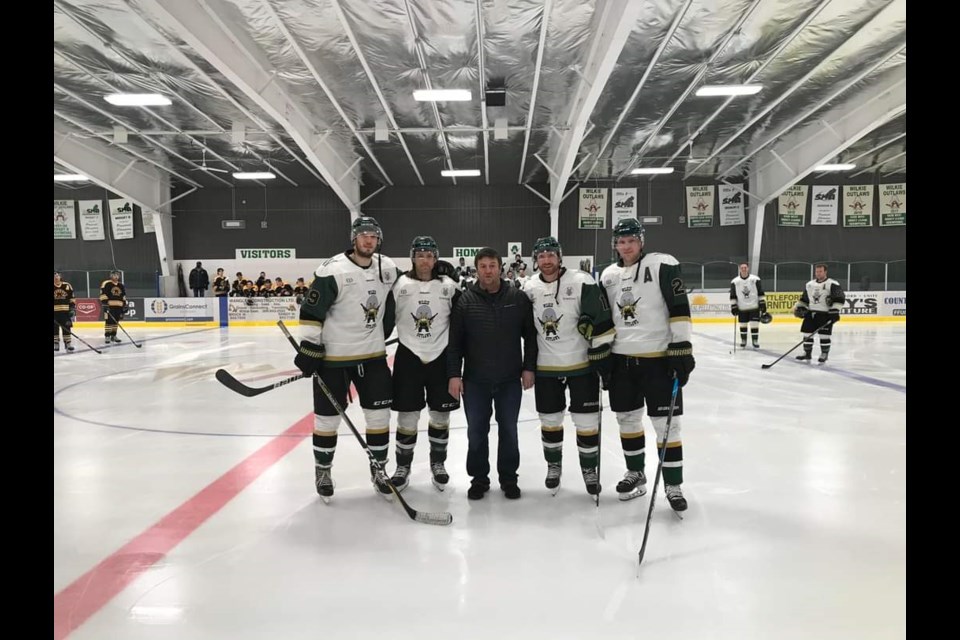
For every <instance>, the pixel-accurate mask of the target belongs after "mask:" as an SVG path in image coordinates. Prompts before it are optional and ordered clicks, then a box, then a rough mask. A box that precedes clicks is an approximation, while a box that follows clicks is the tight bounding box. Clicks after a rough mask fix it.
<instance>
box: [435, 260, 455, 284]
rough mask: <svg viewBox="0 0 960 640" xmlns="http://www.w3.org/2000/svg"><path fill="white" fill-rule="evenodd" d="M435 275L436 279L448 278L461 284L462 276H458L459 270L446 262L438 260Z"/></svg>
mask: <svg viewBox="0 0 960 640" xmlns="http://www.w3.org/2000/svg"><path fill="white" fill-rule="evenodd" d="M433 273H434V277H439V276H447V277H448V278H450V279H451V280H453V281H454V282H460V276H459V275H458V274H457V270H456V269H454V268H453V265H452V264H450V263H449V262H447V261H446V260H437V264H436V266H434V267H433Z"/></svg>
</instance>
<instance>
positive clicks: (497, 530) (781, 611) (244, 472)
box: [54, 318, 906, 640]
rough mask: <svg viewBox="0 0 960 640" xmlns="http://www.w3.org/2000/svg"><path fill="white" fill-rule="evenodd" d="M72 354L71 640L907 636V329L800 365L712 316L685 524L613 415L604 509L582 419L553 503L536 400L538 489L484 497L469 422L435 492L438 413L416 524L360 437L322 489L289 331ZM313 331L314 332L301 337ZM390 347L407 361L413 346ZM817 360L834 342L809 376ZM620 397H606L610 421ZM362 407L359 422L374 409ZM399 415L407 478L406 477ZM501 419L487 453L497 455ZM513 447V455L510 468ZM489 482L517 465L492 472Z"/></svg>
mask: <svg viewBox="0 0 960 640" xmlns="http://www.w3.org/2000/svg"><path fill="white" fill-rule="evenodd" d="M128 330H129V331H130V334H131V335H132V336H133V337H134V338H135V339H136V340H137V341H138V342H140V341H142V348H139V349H138V348H135V347H134V346H133V345H131V344H130V341H129V340H128V339H127V337H126V336H125V335H124V334H123V333H122V332H121V333H120V337H121V338H122V339H123V341H124V342H123V343H122V344H120V345H114V346H110V347H106V348H104V345H103V336H102V331H101V330H98V329H93V328H86V329H84V328H81V329H77V334H78V335H80V336H81V337H83V338H84V339H85V340H87V341H88V342H90V343H91V344H93V345H94V346H96V347H97V348H103V354H102V355H97V354H96V353H93V352H91V351H88V350H87V348H86V347H84V346H83V345H80V344H77V351H76V352H74V353H71V354H66V353H65V352H62V351H61V352H59V353H55V354H54V594H55V597H54V607H55V627H56V637H58V638H62V637H68V636H69V637H70V638H76V639H78V640H79V639H100V638H124V639H125V640H137V639H152V638H177V639H178V640H200V639H210V638H230V639H232V640H236V639H242V638H251V639H252V638H271V639H280V638H282V639H284V640H290V639H299V638H304V639H306V638H338V639H339V638H383V639H405V638H439V639H444V640H446V639H449V640H459V639H463V638H478V639H480V638H483V639H488V638H524V639H535V638H544V639H546V638H551V639H556V638H600V637H602V638H639V637H649V638H663V639H667V638H673V639H687V638H696V639H699V638H711V639H719V638H730V639H753V638H755V639H766V638H778V639H785V638H808V637H814V636H815V637H818V638H844V639H850V638H870V639H871V640H873V639H880V638H902V637H904V636H905V635H906V324H905V323H902V322H897V323H879V322H878V323H858V322H841V323H840V324H838V325H837V328H836V329H835V331H834V335H833V349H832V352H831V357H830V361H829V363H828V364H825V365H818V364H817V363H816V359H814V361H813V363H812V364H807V363H799V362H796V361H794V358H793V356H794V355H796V354H798V353H800V350H799V349H798V350H797V351H795V352H794V353H792V354H790V355H789V356H787V357H786V358H784V359H783V360H781V361H780V362H779V363H778V364H777V365H776V366H774V367H772V368H770V369H768V370H761V366H760V365H761V364H763V363H769V362H772V361H773V360H775V359H776V358H777V357H778V356H779V355H781V354H782V353H783V352H784V351H786V350H787V349H789V348H790V347H791V346H793V345H794V344H796V343H797V342H798V341H799V340H800V332H799V323H796V322H791V321H788V320H781V319H780V318H777V320H775V321H774V323H773V324H770V325H765V326H762V327H761V334H760V343H761V349H759V350H755V349H753V348H751V347H748V348H747V350H745V351H741V350H740V349H739V348H738V349H737V351H736V353H732V350H733V340H734V327H733V321H732V319H731V321H730V322H724V323H718V324H709V323H708V324H701V323H697V324H695V325H694V337H693V345H694V356H695V357H696V361H697V367H696V370H695V371H694V372H693V374H692V376H691V379H690V383H689V384H688V385H687V386H686V387H685V389H684V393H685V399H684V400H685V415H684V416H683V420H682V429H683V442H684V454H685V466H684V480H685V482H684V485H683V489H684V494H685V496H686V498H687V500H688V501H689V503H690V508H689V510H688V511H686V512H685V514H684V518H683V520H682V521H681V520H680V519H679V518H678V517H677V516H676V515H674V514H673V513H672V511H671V510H670V508H669V506H668V505H667V502H666V500H665V498H664V494H663V488H662V486H661V487H660V488H659V490H658V491H657V495H656V504H655V509H654V512H653V519H652V524H651V530H650V537H649V542H648V545H647V549H646V557H645V559H644V561H643V564H642V566H640V567H639V570H638V562H637V554H638V551H639V549H640V544H641V540H642V538H643V531H644V524H645V521H646V516H647V508H648V505H649V499H650V495H651V493H652V489H653V486H652V485H653V478H654V475H655V473H656V462H657V460H656V455H655V453H653V451H654V447H653V442H652V441H653V433H654V432H653V428H652V427H651V425H650V423H649V419H648V418H646V417H645V418H644V426H645V427H646V433H647V460H646V474H647V477H648V485H647V487H648V493H647V495H646V496H643V497H640V498H637V499H635V500H632V501H629V502H620V501H619V500H618V499H617V497H616V492H615V491H614V486H615V485H616V483H617V481H618V480H619V479H620V478H621V477H622V475H623V472H624V470H625V464H624V459H623V455H622V453H621V451H620V442H619V438H618V432H617V423H616V418H615V416H614V414H613V413H611V412H610V411H609V410H604V412H603V415H602V426H603V432H602V461H601V466H602V469H601V481H602V485H603V493H602V495H601V500H600V506H599V509H598V508H597V507H596V506H595V505H594V501H593V498H592V497H590V496H588V495H587V494H586V492H585V490H584V487H583V481H582V479H581V477H580V472H579V463H578V462H577V457H576V445H575V442H574V435H575V433H574V429H573V427H572V423H571V422H570V419H569V416H568V417H567V420H566V426H567V429H566V433H565V438H564V463H565V467H564V475H563V480H562V485H561V490H560V492H559V493H558V494H557V495H556V496H555V497H551V496H550V494H549V493H548V491H547V490H546V489H545V488H544V486H543V480H544V476H545V474H546V464H545V463H544V460H543V454H542V449H541V445H540V431H539V422H538V420H537V414H536V411H535V407H534V393H533V390H530V391H527V392H525V393H524V397H523V405H522V408H521V412H520V448H521V465H520V488H521V489H522V491H523V497H522V498H521V499H520V500H517V501H510V500H507V499H505V498H504V497H503V494H502V493H501V492H500V490H499V488H498V485H497V483H496V477H495V473H494V475H493V476H492V480H493V486H492V488H491V491H490V492H489V493H488V494H487V495H486V497H485V498H484V499H483V500H479V501H468V500H467V497H466V490H467V487H468V486H469V478H468V477H467V476H466V472H465V459H466V450H467V442H466V423H465V418H464V414H463V412H462V410H460V411H457V412H456V413H455V414H454V415H453V416H452V419H451V432H450V445H449V457H448V460H447V469H448V471H449V472H450V475H451V482H450V484H449V485H448V488H447V490H446V491H445V492H443V493H439V492H438V491H436V490H435V489H434V488H433V487H432V485H431V483H430V479H429V478H430V474H429V465H428V443H427V438H426V412H424V413H423V415H422V416H421V423H420V424H421V431H420V437H419V441H418V443H417V449H416V457H415V459H414V466H413V474H412V477H411V485H410V486H409V487H408V488H407V490H406V491H405V492H404V493H403V497H404V498H406V500H407V501H408V502H409V503H410V505H411V506H412V507H414V508H415V509H418V510H422V511H449V512H451V513H452V514H453V518H454V521H453V524H452V525H450V526H448V527H440V526H430V525H424V524H419V523H416V522H413V521H412V520H410V519H409V518H408V517H407V515H406V514H405V513H404V512H403V510H402V509H401V508H400V506H399V505H397V504H396V503H388V502H386V501H385V500H384V499H383V498H381V497H379V496H378V495H377V494H375V493H374V491H373V489H372V486H371V483H370V479H369V473H368V466H367V459H366V456H365V454H364V452H363V451H362V449H361V448H360V447H359V445H358V444H357V443H356V441H355V439H354V438H353V436H352V434H351V433H350V431H349V430H348V428H347V427H346V425H343V426H342V427H341V429H340V439H339V445H338V449H337V454H336V459H335V461H334V466H333V478H334V480H335V482H336V494H335V496H334V498H333V501H332V503H331V504H329V505H324V504H323V503H322V502H321V501H320V499H319V497H318V496H317V494H316V492H315V490H314V486H313V481H314V480H313V475H314V474H313V455H312V450H311V443H310V437H309V434H310V432H311V430H312V425H313V421H312V401H311V392H310V388H309V384H308V383H307V382H305V381H299V382H295V383H292V384H289V385H287V386H283V387H280V388H278V389H275V390H273V391H270V392H268V393H264V394H263V395H260V396H258V397H255V398H245V397H243V396H240V395H238V394H236V393H233V392H231V391H230V390H228V389H227V388H226V387H224V386H222V385H221V384H220V383H218V382H217V381H216V380H215V379H214V372H215V371H216V370H217V369H219V368H226V369H227V370H228V371H230V372H231V373H232V374H233V375H235V376H236V377H237V378H238V379H240V380H242V381H244V382H246V383H247V384H250V385H252V386H264V385H268V384H270V383H272V382H276V381H278V380H280V379H282V378H285V377H288V376H291V375H294V374H295V373H298V372H297V370H296V369H295V368H294V367H293V351H292V349H291V347H290V345H289V343H288V342H287V341H286V340H285V339H284V337H283V335H282V334H281V332H280V331H279V330H278V329H277V328H275V327H262V328H259V327H258V328H229V329H219V328H217V329H188V328H186V329H156V330H153V329H151V330H146V329H140V328H129V329H128ZM294 332H295V333H296V330H294ZM393 349H394V348H393V347H391V348H390V351H391V353H392V351H393ZM818 354H819V348H816V349H815V350H814V358H816V356H817V355H818ZM604 405H605V406H606V402H605V403H604ZM348 414H349V415H350V416H351V417H352V418H353V420H354V422H355V424H357V426H358V427H359V428H360V429H361V431H362V429H363V419H362V414H361V412H360V410H359V407H357V406H354V405H351V406H350V408H349V409H348ZM395 426H396V414H393V416H392V419H391V449H390V464H389V466H388V472H390V473H392V471H393V468H394V459H395V454H394V449H393V447H394V437H393V429H395ZM495 443H496V426H495V425H494V427H493V428H492V429H491V451H492V452H495V450H496V444H495ZM493 455H494V456H495V453H493ZM491 462H492V464H493V465H494V467H495V458H494V460H492V461H491Z"/></svg>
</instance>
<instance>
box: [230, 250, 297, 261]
mask: <svg viewBox="0 0 960 640" xmlns="http://www.w3.org/2000/svg"><path fill="white" fill-rule="evenodd" d="M296 257H297V250H296V249H237V260H292V259H294V258H296Z"/></svg>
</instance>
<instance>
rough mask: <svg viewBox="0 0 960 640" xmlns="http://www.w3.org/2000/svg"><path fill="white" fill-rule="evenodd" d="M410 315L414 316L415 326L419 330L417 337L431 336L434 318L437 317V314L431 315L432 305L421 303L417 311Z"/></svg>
mask: <svg viewBox="0 0 960 640" xmlns="http://www.w3.org/2000/svg"><path fill="white" fill-rule="evenodd" d="M410 317H411V318H413V326H414V327H415V328H416V330H417V337H418V338H429V337H430V327H432V326H433V319H434V318H436V317H437V314H433V315H430V307H429V306H428V305H425V304H421V305H420V306H419V307H417V312H416V313H411V314H410Z"/></svg>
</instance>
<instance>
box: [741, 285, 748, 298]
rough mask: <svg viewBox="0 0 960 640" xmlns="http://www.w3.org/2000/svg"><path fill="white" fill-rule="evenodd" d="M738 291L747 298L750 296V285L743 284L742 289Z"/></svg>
mask: <svg viewBox="0 0 960 640" xmlns="http://www.w3.org/2000/svg"><path fill="white" fill-rule="evenodd" d="M740 293H742V294H743V297H744V298H747V299H749V298H750V287H748V286H747V285H743V289H741V290H740Z"/></svg>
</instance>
